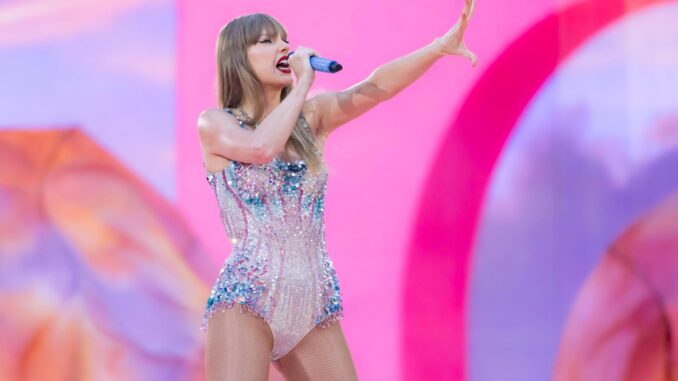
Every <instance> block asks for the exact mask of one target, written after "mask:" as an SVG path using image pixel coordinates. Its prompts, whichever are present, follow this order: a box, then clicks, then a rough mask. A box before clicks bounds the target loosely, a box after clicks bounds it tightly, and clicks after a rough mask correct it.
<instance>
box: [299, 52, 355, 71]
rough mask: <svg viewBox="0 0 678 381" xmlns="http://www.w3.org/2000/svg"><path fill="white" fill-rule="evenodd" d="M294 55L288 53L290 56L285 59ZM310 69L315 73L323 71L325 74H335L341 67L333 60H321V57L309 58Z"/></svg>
mask: <svg viewBox="0 0 678 381" xmlns="http://www.w3.org/2000/svg"><path fill="white" fill-rule="evenodd" d="M292 54H294V52H290V54H288V55H287V57H289V56H291V55H292ZM310 59H311V67H312V68H313V70H316V71H324V72H327V73H336V72H338V71H339V70H341V69H342V66H341V65H340V64H339V63H338V62H337V61H335V60H331V59H329V58H323V57H318V56H311V57H310Z"/></svg>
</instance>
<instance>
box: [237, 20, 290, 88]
mask: <svg viewBox="0 0 678 381" xmlns="http://www.w3.org/2000/svg"><path fill="white" fill-rule="evenodd" d="M288 53H289V44H288V43H287V41H284V40H283V39H282V38H280V35H278V36H276V37H272V36H269V35H268V34H266V32H262V33H261V35H260V36H259V40H257V43H255V44H254V45H251V46H250V47H248V48H247V57H248V58H249V60H250V64H251V65H252V68H253V69H254V73H255V74H256V76H257V78H258V79H259V81H260V82H261V84H262V86H270V87H275V88H283V87H286V86H291V85H292V84H293V78H292V73H291V70H290V69H282V70H281V69H278V68H277V67H276V64H277V63H278V60H279V59H280V58H281V57H283V56H286V55H287V54H288ZM285 71H288V72H289V73H286V72H285Z"/></svg>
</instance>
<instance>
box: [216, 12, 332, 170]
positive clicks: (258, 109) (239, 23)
mask: <svg viewBox="0 0 678 381" xmlns="http://www.w3.org/2000/svg"><path fill="white" fill-rule="evenodd" d="M262 31H265V32H266V33H267V34H268V35H269V36H271V38H273V37H276V36H278V35H280V36H281V38H282V39H284V40H287V31H286V30H285V28H283V26H282V25H281V24H280V23H279V22H278V21H276V20H275V19H274V18H273V17H271V16H269V15H266V14H263V13H254V14H250V15H245V16H240V17H237V18H235V19H234V20H232V21H231V22H229V23H228V24H226V25H225V26H224V27H223V28H222V29H221V32H219V38H218V40H217V48H216V54H217V103H218V104H219V107H221V108H222V109H223V108H225V107H228V108H237V107H239V106H241V103H242V101H243V99H244V98H245V97H246V98H247V99H248V100H251V101H252V103H253V107H254V115H253V116H251V118H249V119H246V120H245V122H246V123H247V124H249V125H253V126H254V125H255V124H256V121H259V119H260V118H261V117H262V115H263V112H264V109H265V108H266V104H265V99H264V97H261V96H258V95H259V94H262V93H263V87H262V86H261V83H260V82H259V80H258V79H257V77H256V75H255V74H254V70H253V69H252V66H251V65H250V62H249V60H248V58H247V48H248V47H249V46H251V45H254V44H256V43H257V42H258V41H259V37H260V36H261V32H262ZM290 91H292V86H287V87H285V88H283V89H282V91H281V94H280V101H282V100H283V99H285V97H286V96H287V95H288V94H289V93H290ZM302 123H305V120H302V118H298V119H297V123H296V126H295V127H294V129H293V130H292V133H291V134H290V137H289V138H288V139H287V142H286V143H285V149H286V150H287V149H288V148H293V149H294V151H295V152H297V153H298V154H299V156H301V159H303V160H304V161H305V162H306V163H307V164H308V167H309V169H312V170H316V169H318V168H319V167H320V166H321V164H322V159H321V156H320V153H319V151H318V148H317V146H316V145H315V143H314V138H313V134H312V132H311V131H310V129H306V128H305V127H304V126H303V125H302Z"/></svg>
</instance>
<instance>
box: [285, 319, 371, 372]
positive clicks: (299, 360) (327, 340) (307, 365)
mask: <svg viewBox="0 0 678 381" xmlns="http://www.w3.org/2000/svg"><path fill="white" fill-rule="evenodd" d="M274 365H275V367H276V368H277V369H278V370H279V371H280V373H282V374H283V376H285V378H286V379H287V380H288V381H310V380H312V381H335V380H336V381H351V380H358V376H357V374H356V371H355V365H354V364H353V359H352V358H351V353H350V352H349V349H348V345H347V344H346V339H345V338H344V333H343V331H342V329H341V325H340V324H339V322H336V323H334V324H332V325H331V326H329V327H327V328H318V327H315V328H313V329H312V330H311V331H310V332H309V333H308V334H307V335H306V336H304V338H303V339H302V340H301V341H300V342H299V344H297V346H295V347H294V349H292V350H291V351H290V352H289V353H287V354H286V355H285V356H283V357H281V358H279V359H278V360H276V361H274Z"/></svg>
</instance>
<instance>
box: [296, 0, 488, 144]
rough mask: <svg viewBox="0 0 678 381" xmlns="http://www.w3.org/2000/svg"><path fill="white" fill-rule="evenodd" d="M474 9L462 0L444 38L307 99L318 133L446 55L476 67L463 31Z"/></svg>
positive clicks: (347, 118) (355, 114) (360, 111)
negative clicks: (362, 77)
mask: <svg viewBox="0 0 678 381" xmlns="http://www.w3.org/2000/svg"><path fill="white" fill-rule="evenodd" d="M474 8H475V0H465V3H464V10H463V11H462V14H461V16H460V17H459V20H458V21H457V23H456V24H455V25H454V26H453V27H452V29H450V30H449V31H448V32H447V33H446V34H445V35H444V36H442V37H437V38H436V39H434V40H433V42H431V43H430V44H428V45H426V46H424V47H423V48H420V49H418V50H416V51H414V52H412V53H409V54H407V55H405V56H402V57H399V58H397V59H395V60H393V61H390V62H388V63H386V64H384V65H381V66H379V67H378V68H377V69H376V70H374V71H373V72H372V74H370V75H369V76H368V77H367V78H366V79H365V80H363V81H361V82H359V83H357V84H355V85H353V86H351V87H349V88H348V89H346V90H343V91H338V92H326V93H321V94H318V95H316V96H314V97H313V98H311V99H309V102H310V103H311V104H312V106H313V108H314V109H315V110H316V112H317V113H318V123H319V129H320V132H321V133H324V134H329V133H330V132H332V131H333V130H335V129H336V128H337V127H339V126H341V125H342V124H344V123H346V122H348V121H350V120H352V119H354V118H356V117H358V116H359V115H361V114H363V113H365V112H366V111H368V110H369V109H371V108H373V107H374V106H376V105H377V104H379V103H380V102H383V101H385V100H388V99H390V98H392V97H393V96H395V95H396V94H398V93H399V92H400V91H401V90H402V89H404V88H405V87H407V86H409V85H410V84H411V83H412V82H414V81H415V80H417V79H418V78H419V77H421V75H422V74H424V73H425V72H426V71H427V70H428V69H429V68H430V67H431V66H432V65H433V63H434V62H436V61H437V60H438V59H439V58H441V57H443V56H445V55H459V56H462V57H466V58H468V59H469V60H471V63H472V65H473V66H475V65H476V62H477V59H476V55H475V54H474V53H472V52H471V51H470V50H469V49H468V48H467V47H466V44H465V43H464V41H463V37H464V32H465V31H466V27H467V26H468V22H469V20H470V18H471V15H472V14H473V10H474Z"/></svg>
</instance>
